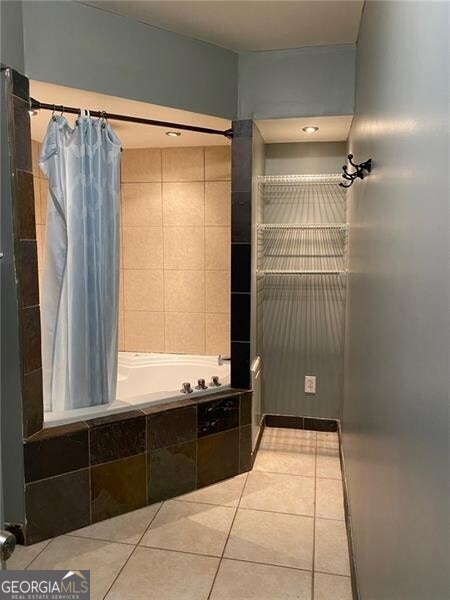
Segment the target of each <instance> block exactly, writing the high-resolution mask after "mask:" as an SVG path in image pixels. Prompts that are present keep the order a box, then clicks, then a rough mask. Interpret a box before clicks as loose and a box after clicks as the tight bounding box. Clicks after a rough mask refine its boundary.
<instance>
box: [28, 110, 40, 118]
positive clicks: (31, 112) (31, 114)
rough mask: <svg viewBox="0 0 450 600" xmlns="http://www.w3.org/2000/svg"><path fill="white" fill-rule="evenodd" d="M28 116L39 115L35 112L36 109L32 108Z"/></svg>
mask: <svg viewBox="0 0 450 600" xmlns="http://www.w3.org/2000/svg"><path fill="white" fill-rule="evenodd" d="M28 114H29V115H30V117H35V116H36V115H37V114H38V111H37V110H35V109H34V108H30V110H29V111H28Z"/></svg>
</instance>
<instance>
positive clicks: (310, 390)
mask: <svg viewBox="0 0 450 600" xmlns="http://www.w3.org/2000/svg"><path fill="white" fill-rule="evenodd" d="M315 393H316V376H315V375H305V394H315Z"/></svg>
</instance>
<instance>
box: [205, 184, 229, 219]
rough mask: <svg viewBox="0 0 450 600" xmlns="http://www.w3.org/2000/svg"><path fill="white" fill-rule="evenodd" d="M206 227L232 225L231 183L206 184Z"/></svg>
mask: <svg viewBox="0 0 450 600" xmlns="http://www.w3.org/2000/svg"><path fill="white" fill-rule="evenodd" d="M205 225H211V226H214V227H217V226H230V225H231V182H229V181H207V182H206V183H205Z"/></svg>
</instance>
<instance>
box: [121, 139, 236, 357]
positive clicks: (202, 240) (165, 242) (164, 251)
mask: <svg viewBox="0 0 450 600" xmlns="http://www.w3.org/2000/svg"><path fill="white" fill-rule="evenodd" d="M230 160H231V159H230V148H229V146H213V147H205V148H163V149H146V150H142V149H129V150H124V151H123V153H122V257H123V260H122V271H121V275H122V278H121V280H122V286H121V306H120V309H121V310H120V349H122V350H127V351H141V352H176V353H178V352H179V353H187V354H228V353H229V344H230V342H229V329H230V306H229V299H230V248H231V246H230V236H231V229H230V224H231V223H230V220H231V181H230V179H231V162H230Z"/></svg>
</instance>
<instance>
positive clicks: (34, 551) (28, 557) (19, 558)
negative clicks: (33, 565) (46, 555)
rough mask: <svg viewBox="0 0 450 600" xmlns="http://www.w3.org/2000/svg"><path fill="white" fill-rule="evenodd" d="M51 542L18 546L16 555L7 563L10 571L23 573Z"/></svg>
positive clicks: (15, 551)
mask: <svg viewBox="0 0 450 600" xmlns="http://www.w3.org/2000/svg"><path fill="white" fill-rule="evenodd" d="M50 542H51V540H45V541H43V542H39V543H38V544H33V545H32V546H16V549H15V550H14V554H13V555H12V556H11V558H10V559H9V560H8V562H7V567H8V569H12V570H14V569H17V570H18V571H21V570H22V569H26V568H27V567H28V565H29V564H30V562H31V561H32V560H34V559H35V558H36V557H37V556H38V554H40V553H41V552H42V551H43V550H44V548H46V547H47V546H48V545H49V544H50Z"/></svg>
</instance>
